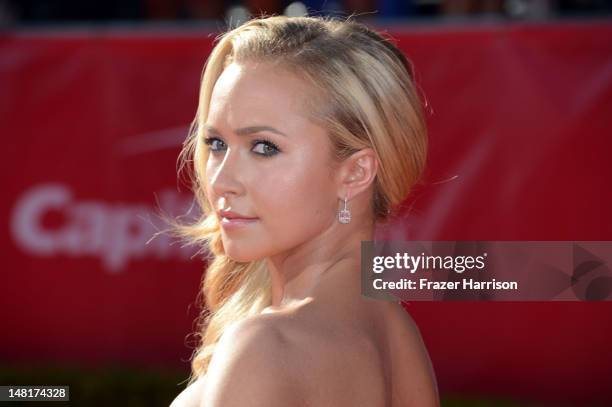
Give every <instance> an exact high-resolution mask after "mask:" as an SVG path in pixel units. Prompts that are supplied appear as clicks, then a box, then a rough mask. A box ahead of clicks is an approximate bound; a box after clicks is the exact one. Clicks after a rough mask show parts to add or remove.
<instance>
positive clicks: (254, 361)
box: [200, 318, 301, 407]
mask: <svg viewBox="0 0 612 407" xmlns="http://www.w3.org/2000/svg"><path fill="white" fill-rule="evenodd" d="M274 322H275V321H274V320H273V319H271V318H249V319H246V320H243V321H239V322H237V323H234V324H232V325H230V326H229V327H228V328H227V329H226V331H225V332H224V333H223V335H222V337H221V338H220V340H219V342H218V343H217V345H216V347H215V353H214V355H213V357H212V359H211V362H210V365H209V367H208V371H207V374H206V383H205V386H204V390H203V396H202V400H201V404H200V405H201V406H206V407H217V406H223V407H232V406H245V405H249V406H254V407H257V406H271V407H274V406H287V405H294V406H299V405H300V400H301V397H300V395H301V391H300V385H299V380H298V379H299V378H298V374H297V369H296V367H297V366H299V364H298V363H297V362H296V360H295V357H294V354H293V352H292V351H291V346H290V343H289V341H288V340H287V338H286V337H285V335H284V334H283V332H282V330H281V329H279V326H277V324H275V323H274Z"/></svg>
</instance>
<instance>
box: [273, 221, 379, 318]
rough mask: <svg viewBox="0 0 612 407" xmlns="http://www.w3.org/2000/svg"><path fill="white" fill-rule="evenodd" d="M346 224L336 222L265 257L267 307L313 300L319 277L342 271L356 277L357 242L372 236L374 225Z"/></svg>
mask: <svg viewBox="0 0 612 407" xmlns="http://www.w3.org/2000/svg"><path fill="white" fill-rule="evenodd" d="M346 226H347V225H340V224H336V225H334V226H333V227H331V228H330V229H328V230H327V231H326V232H324V233H323V234H321V235H320V236H318V237H317V238H315V239H313V240H311V241H309V242H307V243H304V244H302V245H300V246H298V247H296V248H294V249H292V250H291V251H289V252H287V253H282V254H278V255H275V256H272V257H269V258H268V260H267V266H268V270H269V272H270V276H271V279H272V307H271V308H277V309H282V308H284V307H286V306H288V305H289V304H290V303H294V302H301V301H306V300H308V299H314V297H316V289H317V288H319V286H320V285H321V283H322V282H323V280H325V278H326V277H327V276H329V275H331V274H335V273H338V272H340V271H342V270H347V269H350V270H352V271H354V274H355V279H359V276H358V273H359V265H360V264H361V241H362V240H373V239H374V229H375V225H374V224H372V225H361V226H354V227H352V228H348V227H346Z"/></svg>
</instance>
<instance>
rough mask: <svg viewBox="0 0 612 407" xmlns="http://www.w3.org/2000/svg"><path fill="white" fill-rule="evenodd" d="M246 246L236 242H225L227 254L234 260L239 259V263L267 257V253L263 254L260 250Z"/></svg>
mask: <svg viewBox="0 0 612 407" xmlns="http://www.w3.org/2000/svg"><path fill="white" fill-rule="evenodd" d="M240 246H243V247H240ZM244 246H246V245H245V244H242V245H240V244H236V243H228V244H227V245H226V244H225V243H224V244H223V247H224V249H225V255H226V256H227V257H229V258H230V259H232V260H233V261H237V262H239V263H248V262H251V261H255V260H259V259H262V258H264V257H265V254H263V253H262V252H261V251H260V250H253V248H247V247H244Z"/></svg>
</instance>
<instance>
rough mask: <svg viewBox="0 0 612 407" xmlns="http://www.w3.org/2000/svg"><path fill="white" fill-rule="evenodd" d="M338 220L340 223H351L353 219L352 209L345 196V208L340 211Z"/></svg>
mask: <svg viewBox="0 0 612 407" xmlns="http://www.w3.org/2000/svg"><path fill="white" fill-rule="evenodd" d="M338 220H339V221H340V223H349V222H350V221H351V211H349V210H348V208H347V207H346V197H344V208H342V209H341V210H340V211H338Z"/></svg>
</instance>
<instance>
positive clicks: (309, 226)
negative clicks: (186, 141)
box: [203, 62, 338, 262]
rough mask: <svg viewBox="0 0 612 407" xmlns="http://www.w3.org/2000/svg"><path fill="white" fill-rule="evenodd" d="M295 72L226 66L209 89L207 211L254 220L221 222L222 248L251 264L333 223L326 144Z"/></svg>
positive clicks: (331, 178)
mask: <svg viewBox="0 0 612 407" xmlns="http://www.w3.org/2000/svg"><path fill="white" fill-rule="evenodd" d="M309 94H310V93H309V92H307V88H306V86H305V84H304V83H303V82H302V81H300V80H299V79H298V78H297V77H295V76H293V75H292V74H290V73H287V72H285V71H281V70H275V69H274V68H271V67H270V65H266V64H255V63H250V62H249V63H245V64H236V63H232V64H230V65H228V67H227V68H226V69H225V70H224V71H223V73H222V74H221V76H220V77H219V79H218V81H217V82H216V84H215V87H214V89H213V94H212V98H211V102H210V109H209V115H208V120H207V121H206V126H205V133H204V137H205V139H204V140H203V142H206V144H207V146H206V147H207V148H208V149H209V155H208V160H207V162H206V192H207V196H208V199H209V202H210V205H211V207H212V208H214V209H215V210H216V211H217V213H218V212H219V211H220V210H227V211H232V212H236V213H238V214H240V215H242V216H245V217H252V218H256V219H255V220H254V221H251V222H247V223H242V224H241V225H239V226H237V227H236V226H234V227H232V225H228V224H227V223H226V220H222V217H221V216H219V213H218V216H219V220H220V222H221V234H222V240H223V245H224V248H225V253H226V254H227V255H228V256H229V257H230V258H232V259H234V260H236V261H241V262H243V261H252V260H256V259H261V258H264V257H269V256H271V255H275V254H280V253H284V252H286V251H288V250H290V249H293V248H296V247H297V246H299V245H301V244H302V243H306V242H308V241H310V240H312V239H313V238H314V237H316V236H318V235H321V234H322V233H323V232H324V231H325V230H326V229H328V228H330V227H333V225H334V223H335V222H334V221H335V216H336V211H337V208H338V194H337V193H338V190H337V184H336V182H335V180H334V176H333V172H332V169H331V168H332V167H331V164H332V163H331V159H330V157H331V156H330V148H331V147H330V141H329V138H328V135H327V134H326V131H325V130H324V129H323V128H321V127H319V126H317V125H315V124H314V123H312V122H310V121H309V120H307V118H306V115H305V113H306V112H305V111H304V109H303V107H302V103H303V101H304V100H305V98H308V97H309Z"/></svg>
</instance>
